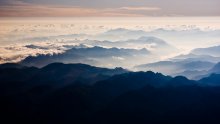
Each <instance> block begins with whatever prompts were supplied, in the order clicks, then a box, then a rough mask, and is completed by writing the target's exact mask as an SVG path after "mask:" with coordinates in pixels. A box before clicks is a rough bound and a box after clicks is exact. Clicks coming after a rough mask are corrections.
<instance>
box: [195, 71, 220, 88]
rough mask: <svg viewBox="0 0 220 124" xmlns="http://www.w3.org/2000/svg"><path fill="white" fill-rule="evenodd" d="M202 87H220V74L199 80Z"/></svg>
mask: <svg viewBox="0 0 220 124" xmlns="http://www.w3.org/2000/svg"><path fill="white" fill-rule="evenodd" d="M199 82H201V83H202V85H212V86H220V74H211V75H210V76H208V77H205V78H202V79H201V80H199Z"/></svg>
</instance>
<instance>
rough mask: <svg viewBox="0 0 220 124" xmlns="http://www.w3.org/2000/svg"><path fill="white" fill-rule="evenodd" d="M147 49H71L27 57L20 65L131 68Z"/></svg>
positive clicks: (145, 54)
mask: <svg viewBox="0 0 220 124" xmlns="http://www.w3.org/2000/svg"><path fill="white" fill-rule="evenodd" d="M149 54H150V52H149V51H148V50H147V49H140V50H135V49H123V48H121V49H119V48H102V47H92V48H72V49H69V50H67V51H65V52H64V53H60V54H53V55H38V56H29V57H27V58H26V59H24V60H23V61H21V62H20V63H21V64H22V65H26V66H37V67H43V66H45V65H47V64H50V63H54V62H62V63H84V64H90V65H94V66H100V65H102V66H105V67H109V66H110V67H121V66H132V64H133V63H135V61H136V59H139V60H140V62H141V59H144V57H147V56H149ZM103 63H104V64H103Z"/></svg>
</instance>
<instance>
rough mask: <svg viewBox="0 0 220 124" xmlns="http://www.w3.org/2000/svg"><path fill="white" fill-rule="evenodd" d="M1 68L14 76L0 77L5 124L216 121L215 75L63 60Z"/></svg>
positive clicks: (219, 104)
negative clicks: (136, 69) (196, 78)
mask: <svg viewBox="0 0 220 124" xmlns="http://www.w3.org/2000/svg"><path fill="white" fill-rule="evenodd" d="M8 70H9V71H8ZM30 70H31V71H30ZM10 71H11V72H10ZM0 72H1V73H0V77H4V76H5V75H8V76H7V77H8V78H9V77H10V76H11V79H13V81H11V80H9V79H8V80H9V81H6V80H5V79H6V78H5V79H3V78H1V83H0V100H1V102H0V109H1V111H0V114H1V115H2V120H1V121H4V120H7V122H8V123H10V122H14V121H16V122H17V123H48V124H49V123H81V124H88V123H97V124H103V123H105V124H106V123H107V124H112V123H115V124H119V123H126V124H128V123H137V122H138V123H140V124H142V123H143V124H146V123H170V124H177V123H178V124H179V123H181V124H185V123H187V124H195V123H199V124H200V123H204V124H205V123H219V122H220V119H219V115H220V100H219V97H220V87H217V86H216V85H212V83H217V82H215V81H217V80H219V78H218V77H219V75H216V74H215V75H212V76H210V77H209V78H207V79H204V80H200V81H192V80H188V79H187V78H185V77H182V76H177V77H175V78H172V77H170V76H164V75H163V74H161V73H154V72H150V71H148V72H127V70H124V69H122V68H116V69H106V68H99V67H93V66H89V65H85V64H62V63H53V64H49V65H47V66H45V67H43V68H40V69H38V68H34V67H26V68H20V69H17V68H5V69H0ZM19 74H20V75H21V78H20V79H19V77H20V75H19ZM115 74H116V75H115ZM22 75H24V76H23V77H22ZM25 75H26V76H27V77H28V78H27V77H25ZM103 77H104V78H103ZM2 81H3V82H2ZM206 81H207V82H209V83H206ZM91 82H92V83H91ZM88 83H89V84H90V83H91V84H93V85H88ZM59 84H64V85H62V86H61V85H59ZM204 84H205V85H204ZM30 86H31V87H30ZM54 87H56V88H54ZM8 118H10V119H8Z"/></svg>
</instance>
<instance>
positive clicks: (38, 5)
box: [0, 0, 220, 17]
mask: <svg viewBox="0 0 220 124" xmlns="http://www.w3.org/2000/svg"><path fill="white" fill-rule="evenodd" d="M219 5H220V0H0V17H139V16H141V17H142V16H220V7H219Z"/></svg>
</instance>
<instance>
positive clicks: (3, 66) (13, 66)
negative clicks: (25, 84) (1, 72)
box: [0, 63, 25, 69]
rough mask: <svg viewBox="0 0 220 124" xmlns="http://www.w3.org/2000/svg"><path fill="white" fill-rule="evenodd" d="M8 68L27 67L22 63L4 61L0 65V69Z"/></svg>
mask: <svg viewBox="0 0 220 124" xmlns="http://www.w3.org/2000/svg"><path fill="white" fill-rule="evenodd" d="M6 68H17V69H20V68H25V66H23V65H20V64H16V63H4V64H1V65H0V69H6Z"/></svg>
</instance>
